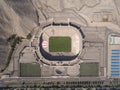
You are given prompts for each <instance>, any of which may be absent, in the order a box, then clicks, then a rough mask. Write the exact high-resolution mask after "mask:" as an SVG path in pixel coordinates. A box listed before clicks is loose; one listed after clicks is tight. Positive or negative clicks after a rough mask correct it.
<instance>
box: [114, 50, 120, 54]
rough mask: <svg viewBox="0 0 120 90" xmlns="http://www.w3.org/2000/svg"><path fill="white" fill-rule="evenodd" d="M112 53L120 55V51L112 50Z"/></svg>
mask: <svg viewBox="0 0 120 90" xmlns="http://www.w3.org/2000/svg"><path fill="white" fill-rule="evenodd" d="M112 53H120V50H112Z"/></svg>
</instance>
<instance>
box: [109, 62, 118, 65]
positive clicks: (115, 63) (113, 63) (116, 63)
mask: <svg viewBox="0 0 120 90" xmlns="http://www.w3.org/2000/svg"><path fill="white" fill-rule="evenodd" d="M111 64H112V65H120V62H111Z"/></svg>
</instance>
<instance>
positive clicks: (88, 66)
mask: <svg viewBox="0 0 120 90" xmlns="http://www.w3.org/2000/svg"><path fill="white" fill-rule="evenodd" d="M98 73H99V64H98V63H82V64H80V76H98Z"/></svg>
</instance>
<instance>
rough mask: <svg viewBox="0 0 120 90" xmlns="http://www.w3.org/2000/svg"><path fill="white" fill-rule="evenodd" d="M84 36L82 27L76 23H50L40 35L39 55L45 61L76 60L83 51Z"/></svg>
mask: <svg viewBox="0 0 120 90" xmlns="http://www.w3.org/2000/svg"><path fill="white" fill-rule="evenodd" d="M83 38H84V35H83V33H82V31H81V29H80V27H79V26H77V25H75V24H72V23H52V24H48V25H46V26H44V27H43V28H42V30H41V33H40V35H39V53H40V54H39V55H41V56H42V59H44V60H43V62H44V61H46V60H47V62H49V61H72V60H75V59H76V58H77V57H78V56H79V55H80V54H81V52H82V47H83V46H82V44H83Z"/></svg>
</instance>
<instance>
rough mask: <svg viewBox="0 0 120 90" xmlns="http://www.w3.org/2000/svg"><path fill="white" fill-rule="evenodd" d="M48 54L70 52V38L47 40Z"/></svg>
mask: <svg viewBox="0 0 120 90" xmlns="http://www.w3.org/2000/svg"><path fill="white" fill-rule="evenodd" d="M49 51H50V52H71V38H70V37H50V38H49Z"/></svg>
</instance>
